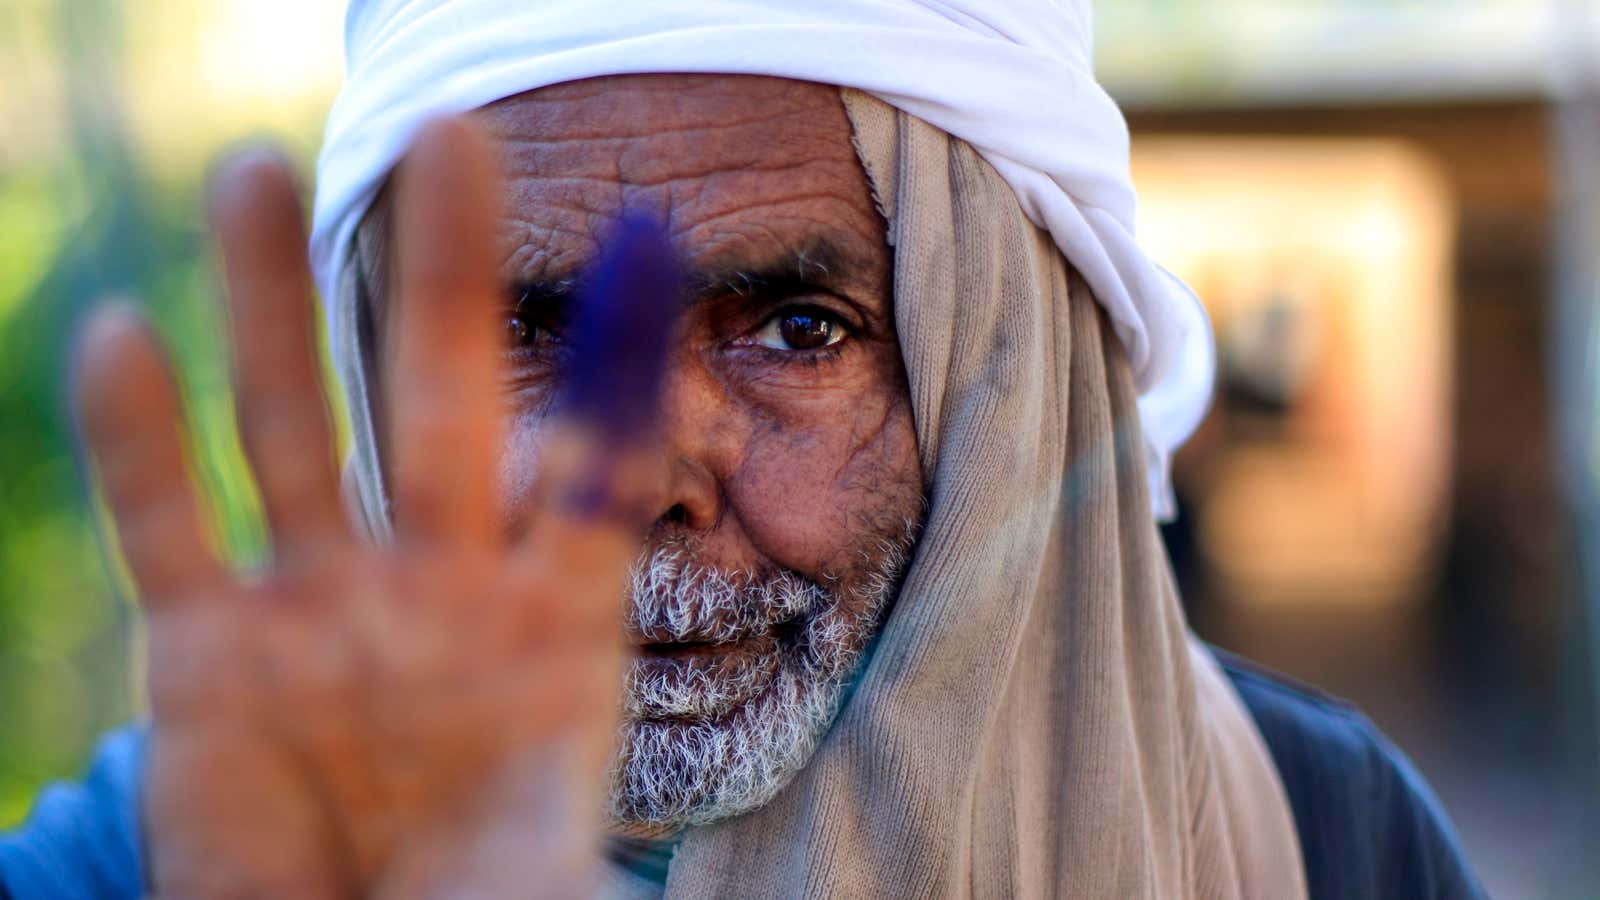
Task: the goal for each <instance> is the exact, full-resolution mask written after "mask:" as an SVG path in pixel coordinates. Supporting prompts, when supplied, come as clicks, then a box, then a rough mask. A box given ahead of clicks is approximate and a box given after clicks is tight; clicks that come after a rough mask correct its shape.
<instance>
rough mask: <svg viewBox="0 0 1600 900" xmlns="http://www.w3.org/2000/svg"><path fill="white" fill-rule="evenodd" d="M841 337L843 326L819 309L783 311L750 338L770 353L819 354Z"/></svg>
mask: <svg viewBox="0 0 1600 900" xmlns="http://www.w3.org/2000/svg"><path fill="white" fill-rule="evenodd" d="M845 334H846V331H845V327H844V325H843V324H841V323H840V322H839V320H838V319H837V318H835V317H834V316H832V315H830V314H828V313H826V312H824V311H822V310H820V309H786V310H784V311H782V312H780V313H778V314H777V315H775V316H773V317H772V318H770V319H768V320H767V321H766V322H763V323H762V325H761V327H760V328H759V329H757V330H756V333H755V334H754V335H752V338H753V339H754V341H755V342H756V343H758V344H760V345H761V346H763V347H770V348H772V349H773V350H790V351H793V350H820V349H822V348H823V347H831V346H833V345H834V344H837V343H839V342H840V341H842V340H844V338H845Z"/></svg>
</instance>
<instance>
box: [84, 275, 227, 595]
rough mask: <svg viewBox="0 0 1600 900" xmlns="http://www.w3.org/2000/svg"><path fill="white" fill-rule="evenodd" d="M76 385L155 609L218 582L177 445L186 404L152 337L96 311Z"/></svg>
mask: <svg viewBox="0 0 1600 900" xmlns="http://www.w3.org/2000/svg"><path fill="white" fill-rule="evenodd" d="M75 357H76V360H75V375H74V380H73V405H74V407H75V408H76V411H77V416H78V420H79V425H80V428H81V429H82V435H83V439H84V441H85V442H86V443H87V445H88V449H89V452H90V456H91V458H92V459H93V462H94V467H95V469H96V471H97V472H98V474H99V480H100V488H101V490H102V491H103V492H104V496H105V499H106V503H107V505H108V506H109V507H110V509H111V516H112V519H113V520H114V521H115V523H116V528H117V537H118V539H119V542H120V543H121V546H122V555H123V558H124V560H125V561H126V563H127V565H128V569H129V571H130V572H131V574H132V575H133V580H134V583H135V584H136V585H137V586H138V589H139V593H140V596H141V598H142V602H143V603H144V605H145V606H146V608H147V609H150V610H152V611H154V610H156V609H159V608H161V607H162V606H163V605H167V604H172V603H175V602H180V601H182V600H183V599H185V598H188V597H193V596H196V595H198V594H200V593H202V592H204V591H205V590H206V589H208V588H209V587H211V586H212V585H215V584H216V583H217V582H218V581H219V579H220V578H221V577H222V576H223V575H224V573H225V568H224V567H223V565H222V563H221V561H220V560H218V558H217V555H216V553H215V551H214V550H213V548H212V546H211V543H210V541H209V540H208V539H207V532H206V526H205V523H204V519H203V517H202V515H201V506H200V500H199V495H198V493H197V492H196V490H195V487H194V481H193V479H192V478H191V476H190V472H189V467H188V464H187V460H186V457H185V453H184V444H183V433H184V425H183V407H182V403H181V402H180V400H179V397H178V390H177V385H176V382H175V381H174V380H173V377H172V371H171V368H170V366H169V365H168V363H167V359H166V356H165V354H164V353H163V352H162V351H161V348H160V346H159V344H158V342H157V341H156V338H155V335H154V334H152V333H151V331H150V329H149V327H148V326H147V325H146V324H145V323H144V321H143V319H142V318H140V316H139V314H138V313H136V312H134V311H133V310H132V309H130V308H127V307H122V306H114V307H109V308H106V309H103V310H100V311H99V312H97V313H96V314H95V315H94V316H93V317H92V318H91V319H90V321H89V322H88V324H87V325H86V326H85V327H84V329H83V331H82V333H81V334H80V336H79V339H78V345H77V350H76V354H75Z"/></svg>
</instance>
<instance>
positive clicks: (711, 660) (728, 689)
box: [625, 629, 783, 721]
mask: <svg viewBox="0 0 1600 900" xmlns="http://www.w3.org/2000/svg"><path fill="white" fill-rule="evenodd" d="M782 652H783V646H782V644H781V642H780V641H779V640H778V638H777V635H776V634H775V633H774V632H773V631H772V630H771V629H768V630H766V631H763V632H761V633H759V634H755V635H751V636H749V637H746V638H744V639H743V640H737V641H728V642H718V643H711V642H672V643H647V644H645V645H643V646H641V647H640V649H639V653H638V655H637V656H636V657H635V658H634V660H633V662H632V665H631V666H630V667H629V670H628V676H627V689H626V692H625V709H626V711H627V713H628V714H629V715H630V716H632V717H635V718H638V719H646V720H671V719H676V720H690V721H715V720H717V719H721V718H723V717H724V716H726V715H728V714H729V713H731V712H733V711H734V710H735V709H737V708H738V707H739V706H740V705H742V704H744V703H747V702H749V701H750V700H752V699H754V698H755V697H757V696H758V695H760V693H761V692H762V691H763V690H765V689H766V688H767V687H768V686H769V685H770V684H771V683H772V681H773V679H774V678H776V677H777V676H778V673H779V672H780V671H781V669H782V664H783V663H782Z"/></svg>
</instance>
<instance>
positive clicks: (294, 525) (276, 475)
mask: <svg viewBox="0 0 1600 900" xmlns="http://www.w3.org/2000/svg"><path fill="white" fill-rule="evenodd" d="M211 219H212V228H213V231H214V232H215V233H216V236H217V242H218V245H219V247H220V249H221V251H222V263H223V271H224V277H225V279H226V282H227V290H228V313H229V314H228V322H229V325H230V330H231V333H232V338H233V380H234V395H235V404H236V406H235V413H236V416H237V419H238V424H239V437H240V440H241V441H242V442H243V444H244V452H245V456H246V457H247V458H248V459H249V460H250V466H251V468H252V469H253V470H254V472H255V476H256V485H257V487H258V488H259V489H260V492H261V504H262V507H263V508H264V510H265V511H266V515H267V522H268V524H269V525H270V526H271V529H272V535H273V543H274V547H275V549H276V550H277V552H278V554H279V555H280V556H296V555H302V554H305V553H309V552H314V551H315V550H316V549H317V548H319V547H324V548H325V547H327V546H329V545H333V544H337V543H341V542H342V541H343V540H344V538H345V536H346V535H347V534H348V529H347V527H346V525H345V521H344V513H343V508H342V507H341V506H340V500H339V470H338V465H337V462H336V460H335V458H334V445H333V422H332V418H331V416H330V414H329V411H328V402H327V399H326V397H325V396H324V394H323V392H322V380H321V375H320V366H319V363H318V357H317V344H316V333H315V331H314V330H313V322H314V321H315V320H314V319H313V315H314V311H313V305H312V299H311V276H310V268H309V264H308V262H307V259H306V232H305V223H304V220H303V219H302V217H301V214H300V202H299V199H298V197H297V194H296V190H295V183H294V177H293V175H292V173H291V172H290V171H289V168H288V166H287V165H286V164H285V163H284V162H283V161H282V160H281V159H279V158H277V157H275V156H273V155H270V154H268V153H265V152H261V151H255V152H249V153H246V154H244V155H242V156H240V157H238V158H236V159H234V160H233V161H231V162H230V163H228V164H227V165H226V166H224V167H223V169H222V171H221V173H220V175H219V176H218V178H217V181H216V183H215V186H214V188H213V193H212V198H211Z"/></svg>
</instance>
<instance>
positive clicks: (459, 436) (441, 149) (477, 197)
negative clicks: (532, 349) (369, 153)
mask: <svg viewBox="0 0 1600 900" xmlns="http://www.w3.org/2000/svg"><path fill="white" fill-rule="evenodd" d="M496 172H497V169H496V163H495V161H494V154H493V149H492V147H491V146H490V143H489V139H488V137H487V136H486V135H485V134H484V133H483V132H482V131H481V130H479V129H478V128H477V127H476V126H474V125H472V124H471V123H469V122H468V121H467V120H465V119H460V118H456V119H441V120H437V121H435V122H433V123H430V124H429V125H427V126H425V127H424V128H423V130H422V132H421V134H420V135H419V136H418V138H417V141H416V143H415V144H414V145H413V147H412V149H411V152H410V154H408V156H407V157H406V160H405V161H404V162H403V163H402V164H401V167H400V171H399V175H398V178H399V183H398V193H397V198H396V202H397V204H398V215H397V221H396V247H397V253H396V265H397V274H398V278H397V282H398V296H397V298H396V302H397V309H396V316H395V317H394V318H395V319H396V325H395V327H396V334H395V336H394V340H393V341H392V343H391V344H390V347H391V348H392V350H393V352H392V353H391V354H390V361H389V365H388V366H387V374H388V377H387V382H388V384H389V398H390V403H389V408H390V409H391V410H393V416H392V420H391V425H392V427H391V430H390V436H391V438H392V440H391V441H390V445H391V446H392V447H393V459H394V504H395V530H396V533H397V534H398V535H399V536H400V537H401V539H408V538H417V539H425V540H434V541H442V542H450V541H468V542H479V543H485V544H486V543H488V542H490V541H492V540H494V539H495V536H496V534H497V533H498V530H499V524H498V523H497V521H496V515H497V512H496V509H495V506H494V504H493V502H492V501H493V488H494V473H495V461H496V459H497V458H498V455H499V452H500V432H501V428H502V423H501V415H502V401H501V399H500V397H499V395H498V392H499V390H500V378H499V376H498V367H499V365H500V359H501V355H502V353H501V347H500V338H499V334H498V332H497V330H496V327H497V315H496V314H497V313H498V312H499V311H500V308H501V306H502V301H501V296H500V294H501V292H500V290H499V288H498V277H497V274H496V259H495V250H494V240H493V225H494V218H495V210H496V208H497V202H496V199H495V198H496V190H497V177H496Z"/></svg>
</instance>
